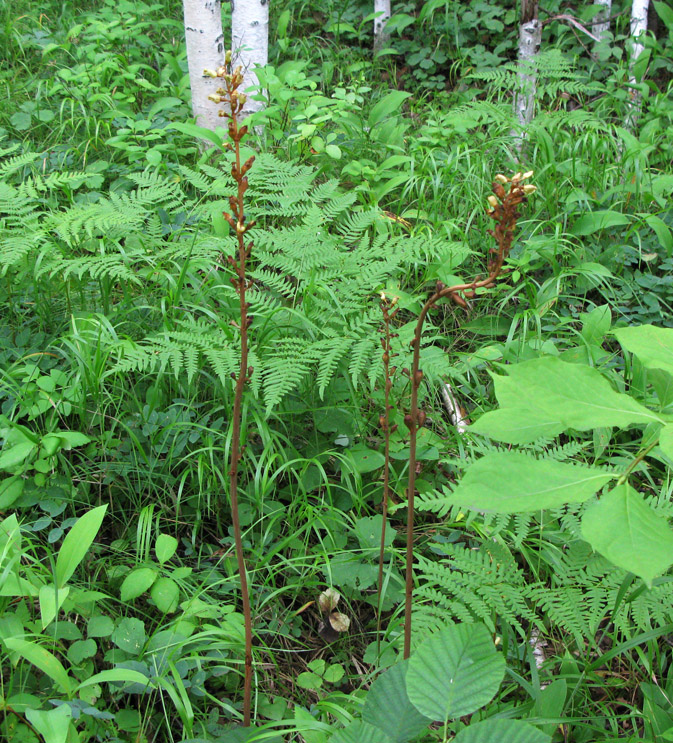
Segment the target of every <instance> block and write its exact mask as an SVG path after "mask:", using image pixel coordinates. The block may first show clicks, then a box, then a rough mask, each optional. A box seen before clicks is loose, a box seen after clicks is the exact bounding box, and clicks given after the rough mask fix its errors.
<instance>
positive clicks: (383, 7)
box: [374, 0, 390, 54]
mask: <svg viewBox="0 0 673 743" xmlns="http://www.w3.org/2000/svg"><path fill="white" fill-rule="evenodd" d="M374 13H381V14H382V15H379V16H378V17H377V18H374V53H375V54H376V52H378V51H381V49H384V48H385V47H386V46H388V42H389V41H390V34H387V33H386V32H385V31H384V30H383V29H384V28H385V25H386V23H387V22H388V19H389V18H390V0H374Z"/></svg>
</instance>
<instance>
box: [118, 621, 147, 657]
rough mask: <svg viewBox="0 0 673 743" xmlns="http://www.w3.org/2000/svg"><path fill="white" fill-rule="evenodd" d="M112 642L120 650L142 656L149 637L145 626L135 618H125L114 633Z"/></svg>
mask: <svg viewBox="0 0 673 743" xmlns="http://www.w3.org/2000/svg"><path fill="white" fill-rule="evenodd" d="M111 639H112V642H114V644H115V645H116V646H117V647H118V648H119V649H120V650H123V651H124V652H126V653H130V654H131V655H140V653H141V651H142V648H143V645H144V644H145V640H146V639H147V636H146V635H145V625H144V624H143V622H142V621H141V620H140V619H136V618H135V617H125V618H124V619H122V620H121V621H120V622H119V624H118V625H117V628H116V629H115V631H114V632H113V633H112V637H111Z"/></svg>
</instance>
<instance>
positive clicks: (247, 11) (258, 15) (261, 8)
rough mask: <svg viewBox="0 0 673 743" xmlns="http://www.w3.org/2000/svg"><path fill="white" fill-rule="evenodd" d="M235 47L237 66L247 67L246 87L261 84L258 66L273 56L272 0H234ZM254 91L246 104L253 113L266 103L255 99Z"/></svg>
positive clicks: (232, 5)
mask: <svg viewBox="0 0 673 743" xmlns="http://www.w3.org/2000/svg"><path fill="white" fill-rule="evenodd" d="M231 48H232V52H233V60H232V64H233V66H234V67H236V66H238V65H241V66H242V67H243V74H244V80H243V86H242V89H243V91H247V89H248V88H249V87H250V86H252V85H257V84H258V83H257V78H256V76H255V74H254V69H255V67H257V66H260V67H263V66H264V65H265V64H266V63H267V62H268V60H269V3H268V0H231ZM251 93H252V91H250V92H249V93H248V100H247V101H246V103H245V106H244V108H243V116H249V115H250V114H251V113H254V112H255V111H259V110H261V109H262V108H263V107H264V103H263V102H262V101H254V100H252V97H251V95H250V94H251Z"/></svg>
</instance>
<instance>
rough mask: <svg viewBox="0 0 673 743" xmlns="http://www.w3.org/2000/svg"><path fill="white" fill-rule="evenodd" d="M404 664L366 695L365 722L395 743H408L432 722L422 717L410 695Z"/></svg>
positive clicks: (375, 684) (363, 714) (400, 664)
mask: <svg viewBox="0 0 673 743" xmlns="http://www.w3.org/2000/svg"><path fill="white" fill-rule="evenodd" d="M408 668H409V661H408V660H404V661H402V662H401V663H397V664H396V665H394V666H393V667H392V668H390V669H389V670H387V671H386V672H385V673H383V674H381V675H380V676H379V677H378V678H377V679H376V681H374V683H373V684H372V686H371V689H370V690H369V691H368V692H367V696H366V698H365V706H364V709H363V710H362V719H363V720H364V721H365V722H368V723H370V724H371V725H374V726H375V727H377V728H379V729H380V730H383V732H384V733H385V734H386V735H388V736H389V737H390V739H391V740H392V741H393V743H406V741H408V740H411V739H413V738H415V737H417V736H418V735H419V734H420V733H421V731H423V730H425V728H427V726H428V724H429V723H430V720H429V719H428V718H427V717H425V716H424V715H422V714H421V713H420V712H419V711H418V710H417V709H416V707H414V705H413V704H412V703H411V701H410V700H409V697H408V695H407V682H406V675H407V670H408Z"/></svg>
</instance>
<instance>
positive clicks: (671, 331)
mask: <svg viewBox="0 0 673 743" xmlns="http://www.w3.org/2000/svg"><path fill="white" fill-rule="evenodd" d="M613 332H614V335H615V337H616V338H617V340H618V341H619V343H620V344H621V346H622V347H623V348H625V349H626V350H627V351H629V352H630V353H632V354H634V355H635V356H637V357H638V360H639V361H640V362H641V364H643V366H646V367H647V368H648V369H663V371H665V372H668V373H669V374H673V328H658V327H655V326H654V325H638V326H636V327H632V328H619V330H615V331H613Z"/></svg>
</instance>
